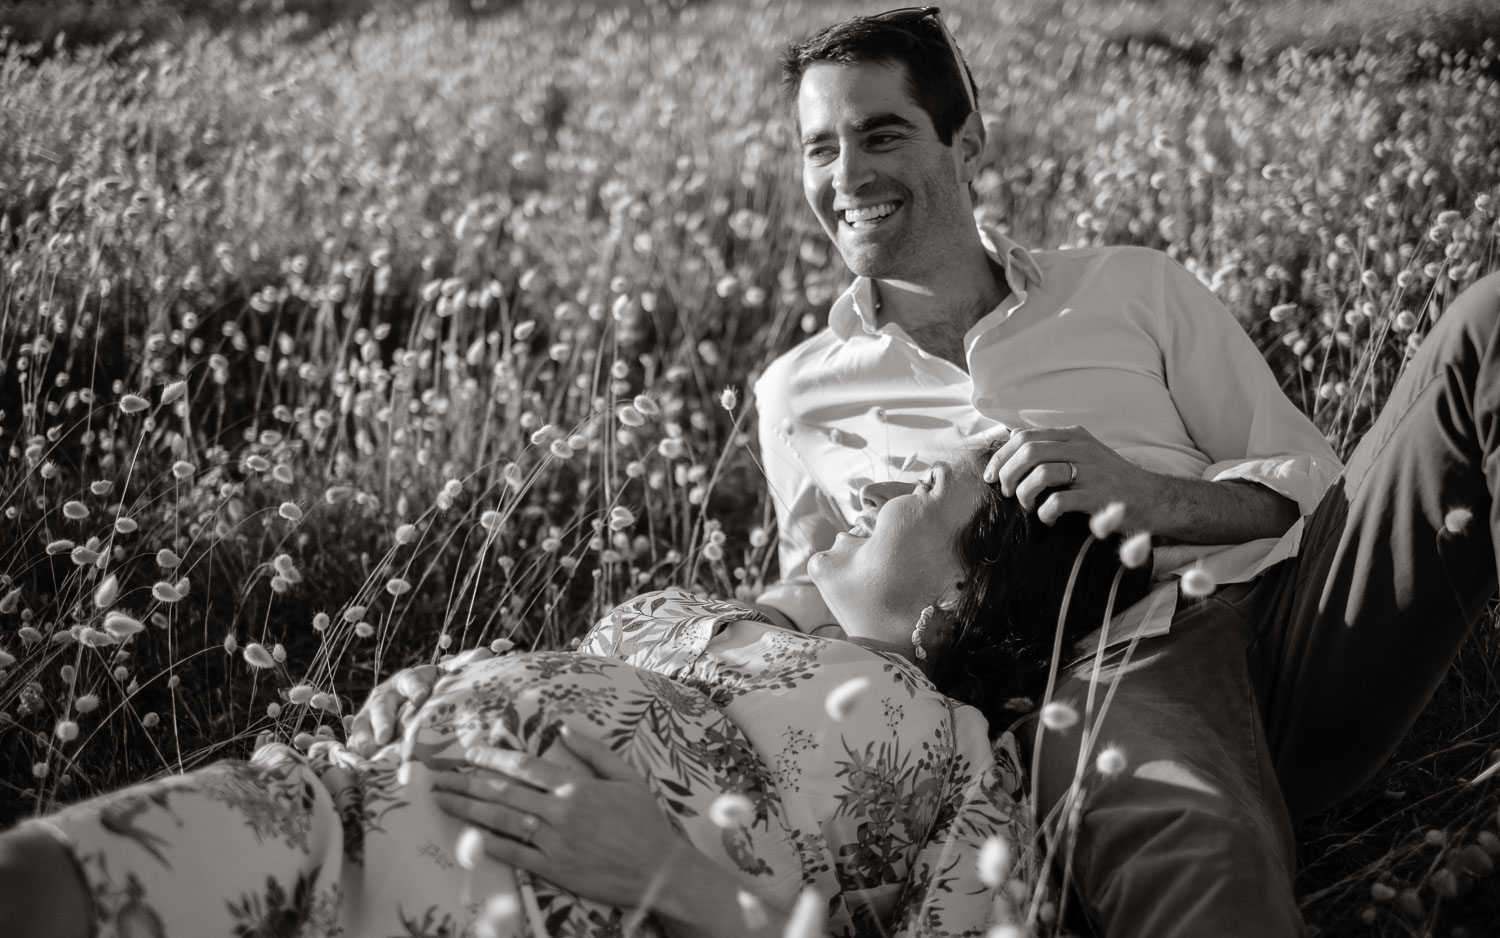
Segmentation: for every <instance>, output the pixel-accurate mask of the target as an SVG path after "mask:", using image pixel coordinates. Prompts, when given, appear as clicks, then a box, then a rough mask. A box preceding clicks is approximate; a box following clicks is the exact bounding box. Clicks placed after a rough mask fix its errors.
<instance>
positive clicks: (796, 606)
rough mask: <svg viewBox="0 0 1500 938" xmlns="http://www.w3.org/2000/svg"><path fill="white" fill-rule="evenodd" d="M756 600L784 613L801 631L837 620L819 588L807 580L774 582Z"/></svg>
mask: <svg viewBox="0 0 1500 938" xmlns="http://www.w3.org/2000/svg"><path fill="white" fill-rule="evenodd" d="M755 601H756V602H758V603H762V604H764V605H767V606H770V607H772V608H774V609H776V610H778V611H780V612H782V613H784V614H785V615H786V617H787V618H788V619H791V620H792V623H793V624H794V625H796V626H797V629H798V631H801V632H811V631H812V630H813V629H815V628H817V627H818V626H820V625H827V624H828V623H830V622H834V621H835V619H834V618H833V613H832V612H831V611H830V610H829V608H828V605H827V604H826V603H825V602H823V597H822V595H820V594H819V593H818V588H817V587H816V586H814V585H812V584H811V583H808V582H806V581H803V582H797V581H792V582H786V583H773V584H771V585H770V586H769V587H767V588H766V591H765V592H763V593H761V594H760V595H759V596H757V597H755Z"/></svg>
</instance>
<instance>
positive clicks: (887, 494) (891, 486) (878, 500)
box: [859, 482, 917, 511]
mask: <svg viewBox="0 0 1500 938" xmlns="http://www.w3.org/2000/svg"><path fill="white" fill-rule="evenodd" d="M916 487H917V484H916V483H915V482H867V483H865V484H864V485H861V486H860V487H859V503H860V505H861V507H864V508H867V509H871V510H874V511H879V510H880V506H881V505H884V504H885V503H886V502H888V501H890V500H891V499H893V498H895V497H896V496H897V495H905V494H907V493H908V492H910V491H912V490H913V489H915V488H916Z"/></svg>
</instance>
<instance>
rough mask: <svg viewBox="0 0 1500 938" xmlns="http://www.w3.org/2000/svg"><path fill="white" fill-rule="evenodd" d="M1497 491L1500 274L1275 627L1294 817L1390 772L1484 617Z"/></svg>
mask: <svg viewBox="0 0 1500 938" xmlns="http://www.w3.org/2000/svg"><path fill="white" fill-rule="evenodd" d="M1497 483H1500V274H1494V275H1491V276H1489V277H1486V278H1484V279H1483V280H1480V281H1479V282H1478V283H1476V284H1474V285H1473V286H1472V287H1470V288H1469V289H1468V290H1467V291H1465V292H1464V293H1463V294H1462V295H1461V296H1459V297H1458V298H1457V299H1456V300H1455V301H1454V302H1453V304H1452V305H1451V306H1449V307H1448V309H1447V311H1445V312H1444V313H1443V315H1442V317H1441V318H1440V319H1439V320H1438V323H1437V325H1436V326H1435V327H1434V328H1433V330H1432V332H1431V333H1430V334H1429V335H1428V336H1427V338H1426V340H1425V341H1424V342H1423V344H1422V347H1421V348H1420V349H1419V350H1418V353H1417V356H1416V357H1415V358H1414V359H1413V361H1412V362H1410V363H1409V364H1408V366H1407V369H1406V371H1405V373H1403V375H1402V376H1401V378H1400V380H1399V381H1397V383H1396V386H1395V387H1394V388H1393V389H1392V393H1391V397H1390V400H1389V401H1388V402H1387V403H1386V405H1385V409H1384V411H1383V412H1382V413H1381V415H1380V418H1379V419H1378V420H1377V421H1376V423H1375V425H1374V426H1373V427H1372V428H1371V430H1370V432H1369V433H1368V434H1366V436H1365V438H1364V440H1363V441H1361V443H1360V444H1359V446H1358V448H1356V449H1355V451H1354V455H1353V456H1352V457H1351V458H1350V460H1349V464H1348V467H1347V468H1346V470H1345V473H1344V476H1343V478H1342V479H1341V480H1340V482H1339V483H1338V484H1337V485H1335V486H1334V488H1333V489H1332V490H1331V491H1330V492H1329V493H1328V495H1327V496H1325V497H1324V499H1323V502H1322V504H1321V505H1320V506H1319V507H1318V509H1317V511H1316V512H1315V513H1314V514H1313V515H1312V516H1311V517H1310V518H1309V519H1308V521H1307V529H1306V531H1305V532H1304V536H1303V542H1302V548H1301V550H1300V551H1299V556H1298V558H1297V559H1296V561H1295V563H1294V566H1292V567H1291V569H1290V570H1289V571H1285V572H1287V573H1288V574H1289V575H1287V576H1284V577H1283V578H1282V582H1281V584H1280V589H1279V593H1280V595H1279V596H1278V597H1277V598H1276V601H1275V602H1274V603H1271V604H1268V608H1267V609H1266V610H1265V612H1264V614H1263V615H1262V616H1261V619H1262V623H1263V625H1262V628H1263V632H1262V633H1261V636H1260V640H1259V642H1258V644H1257V646H1256V649H1255V654H1254V659H1255V661H1256V662H1257V671H1258V673H1257V678H1256V680H1257V691H1258V694H1259V697H1260V700H1261V704H1262V706H1263V708H1264V712H1265V729H1266V734H1267V737H1268V739H1269V741H1270V747H1271V752H1272V754H1273V756H1274V759H1275V765H1276V771H1277V775H1278V778H1279V779H1280V780H1281V787H1282V791H1283V793H1284V794H1285V796H1286V800H1287V804H1288V805H1289V807H1290V808H1291V811H1292V815H1293V816H1294V817H1302V816H1305V815H1307V814H1310V813H1312V812H1315V811H1318V810H1320V809H1322V808H1325V807H1328V806H1329V805H1332V804H1334V803H1335V802H1337V801H1338V800H1339V799H1340V798H1343V797H1344V796H1346V795H1348V794H1349V793H1350V792H1352V791H1353V790H1354V789H1355V788H1357V787H1358V786H1359V785H1360V784H1362V783H1363V782H1364V781H1365V780H1367V779H1368V778H1369V777H1370V776H1371V775H1372V774H1373V773H1374V772H1375V771H1376V769H1378V768H1379V767H1380V766H1381V765H1382V764H1383V763H1384V762H1385V760H1386V759H1387V758H1389V756H1390V754H1391V752H1392V751H1394V749H1395V747H1396V744H1397V743H1398V742H1399V741H1400V740H1401V738H1402V737H1403V736H1404V735H1405V734H1406V732H1407V730H1408V729H1410V727H1411V724H1412V723H1413V721H1415V719H1416V717H1417V715H1418V713H1419V712H1420V711H1421V709H1422V707H1424V706H1425V705H1426V703H1427V701H1428V700H1429V699H1430V698H1431V696H1432V693H1433V691H1434V690H1435V689H1436V688H1437V685H1438V683H1439V682H1440V681H1441V680H1442V677H1443V675H1444V673H1446V671H1447V669H1448V666H1449V664H1450V663H1451V662H1452V660H1453V657H1454V655H1455V654H1456V653H1457V652H1458V649H1459V646H1460V645H1461V644H1462V643H1463V640H1464V637H1465V636H1466V635H1467V634H1468V631H1469V628H1470V626H1471V624H1472V623H1473V622H1474V621H1475V620H1476V619H1477V618H1478V617H1479V616H1480V615H1482V614H1483V611H1484V608H1485V604H1486V602H1487V601H1488V600H1489V599H1490V598H1491V597H1492V596H1493V595H1494V593H1495V585H1496V574H1495V551H1494V541H1493V538H1494V536H1495V533H1496V532H1497V531H1500V523H1497V521H1500V515H1497V506H1496V504H1495V501H1494V499H1493V498H1492V494H1491V493H1493V492H1496V491H1497V488H1496V485H1497Z"/></svg>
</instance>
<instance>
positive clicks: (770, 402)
mask: <svg viewBox="0 0 1500 938" xmlns="http://www.w3.org/2000/svg"><path fill="white" fill-rule="evenodd" d="M777 364H780V362H777V363H774V364H773V365H772V367H771V368H770V369H768V370H767V371H766V374H765V375H763V376H762V377H761V379H760V380H759V381H757V382H756V384H755V398H756V406H757V408H758V410H759V413H760V418H759V431H760V452H761V464H762V466H763V468H764V470H765V474H766V485H767V488H768V489H769V491H770V494H771V502H772V504H773V505H774V506H775V509H776V553H777V558H778V560H779V561H780V569H781V575H780V579H779V580H777V582H775V583H773V584H771V585H770V586H769V587H768V588H767V589H766V590H765V591H764V592H762V593H761V594H760V595H759V596H758V597H756V600H755V601H756V602H758V603H764V604H765V605H767V606H771V607H773V608H775V609H778V610H780V611H781V612H784V613H786V615H787V617H788V618H790V619H791V620H792V622H794V623H795V624H796V626H797V628H798V629H800V630H801V631H803V632H809V631H811V630H812V629H814V628H816V627H818V626H820V625H824V624H827V623H829V622H832V621H834V619H833V613H832V612H830V611H829V609H828V605H827V603H825V602H823V597H822V596H821V595H820V594H819V593H818V588H817V587H816V586H814V585H813V582H812V580H811V579H810V578H809V577H808V575H807V561H808V559H809V558H810V557H812V555H813V554H815V553H817V552H818V551H820V550H825V549H827V548H828V547H830V546H832V545H833V538H834V535H835V534H837V533H838V532H839V531H840V530H842V528H841V527H839V526H838V525H837V524H836V523H835V522H834V520H833V513H832V511H831V509H830V508H829V507H828V506H826V505H825V504H824V502H825V498H824V496H823V494H822V493H821V492H820V491H819V489H818V486H817V484H816V482H814V480H813V477H812V473H810V472H808V471H807V468H806V467H805V466H804V465H803V463H802V458H801V457H800V456H799V455H798V454H797V450H796V447H795V445H794V444H793V442H792V440H791V438H790V435H789V434H788V433H787V431H786V430H785V429H784V424H787V423H790V417H789V414H788V408H787V406H786V385H787V382H786V381H785V380H783V379H782V378H781V377H778V375H779V372H780V371H781V370H782V369H779V368H777V367H776V365H777Z"/></svg>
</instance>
